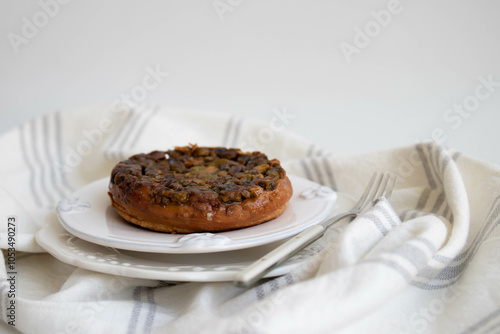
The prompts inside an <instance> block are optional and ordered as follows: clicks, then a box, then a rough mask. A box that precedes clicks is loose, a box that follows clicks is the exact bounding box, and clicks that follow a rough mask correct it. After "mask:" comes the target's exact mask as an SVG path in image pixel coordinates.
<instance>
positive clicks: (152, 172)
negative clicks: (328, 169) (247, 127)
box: [108, 145, 293, 233]
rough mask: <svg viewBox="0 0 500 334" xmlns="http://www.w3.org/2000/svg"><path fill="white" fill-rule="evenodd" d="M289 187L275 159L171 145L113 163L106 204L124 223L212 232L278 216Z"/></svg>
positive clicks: (289, 193)
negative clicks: (108, 202) (109, 205)
mask: <svg viewBox="0 0 500 334" xmlns="http://www.w3.org/2000/svg"><path fill="white" fill-rule="evenodd" d="M292 192H293V191H292V185H291V183H290V180H289V179H288V177H287V176H286V173H285V170H284V169H283V168H282V167H281V165H280V162H279V161H278V160H276V159H273V160H269V159H268V158H267V156H266V155H264V154H262V153H260V152H251V153H244V152H242V151H241V150H239V149H234V148H229V149H228V148H223V147H198V146H196V145H191V146H185V147H176V148H175V149H174V150H169V151H166V152H165V151H154V152H151V153H149V154H138V155H134V156H132V157H130V158H129V159H128V160H125V161H122V162H120V163H118V164H117V165H116V166H115V167H114V168H113V170H112V173H111V180H110V184H109V192H108V194H109V196H110V198H111V204H112V206H113V207H114V208H115V210H116V212H117V213H118V214H119V215H120V216H122V217H123V218H125V219H126V220H127V221H129V222H131V223H133V224H136V225H140V226H142V227H145V228H148V229H152V230H155V231H162V232H169V233H192V232H216V231H227V230H232V229H237V228H242V227H248V226H253V225H257V224H260V223H263V222H265V221H268V220H271V219H274V218H276V217H278V216H279V215H280V214H281V213H282V212H283V211H284V210H285V208H286V206H287V204H288V201H289V200H290V198H291V196H292Z"/></svg>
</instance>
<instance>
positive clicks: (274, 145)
mask: <svg viewBox="0 0 500 334" xmlns="http://www.w3.org/2000/svg"><path fill="white" fill-rule="evenodd" d="M299 121H300V120H299V119H298V116H297V117H295V115H291V114H289V113H287V112H286V110H282V111H275V112H273V114H272V115H271V116H270V118H269V119H268V120H255V119H251V118H247V117H241V116H235V115H231V114H225V113H213V112H210V113H209V112H204V111H185V110H176V109H169V108H161V107H149V106H140V107H138V108H135V109H127V108H122V109H106V108H103V109H98V108H96V109H81V110H76V111H73V112H64V113H62V112H57V113H53V114H48V115H45V116H43V117H41V118H36V119H33V120H31V121H30V122H28V123H26V124H23V125H21V126H19V127H16V128H14V129H12V130H11V131H9V132H6V133H4V134H2V135H1V136H0V152H1V153H2V155H3V156H4V157H6V158H4V159H5V162H4V163H3V164H2V165H1V166H0V178H1V184H0V209H1V213H2V217H3V218H2V219H3V223H2V224H0V246H1V248H2V250H3V252H2V256H3V258H4V260H5V263H6V265H5V267H3V268H2V270H1V271H0V280H1V283H0V287H1V289H0V291H1V293H0V298H1V300H0V314H1V318H2V320H3V321H4V322H5V323H10V324H14V325H15V328H16V329H17V330H19V331H21V332H23V333H164V332H168V333H191V332H200V333H305V332H307V333H333V332H335V333H339V332H340V333H388V332H391V333H443V332H445V333H493V332H498V331H500V284H499V280H498V277H500V276H499V274H500V269H499V266H498V263H499V260H500V246H499V242H498V240H499V237H500V231H499V229H498V228H497V227H498V225H499V222H500V216H499V214H500V178H499V175H500V167H498V166H495V165H491V164H488V163H486V162H482V161H477V160H475V159H473V158H471V157H468V156H464V155H462V154H460V153H459V152H455V151H453V150H450V149H447V148H444V147H442V146H440V145H438V144H436V143H421V144H417V145H414V146H409V147H402V148H394V149H390V150H385V151H380V152H372V153H366V154H361V155H356V156H335V155H334V154H332V153H334V152H331V153H329V152H326V151H325V150H323V149H322V148H321V147H320V146H319V145H316V144H314V143H311V142H309V141H307V140H305V139H303V138H300V137H298V136H296V135H294V134H293V133H290V132H288V131H287V130H286V127H287V126H288V125H289V124H290V122H299ZM188 143H197V144H199V145H203V146H232V147H241V148H243V149H244V150H260V151H263V152H264V153H266V154H268V156H270V157H273V158H278V159H280V160H281V162H282V164H283V166H284V167H285V169H286V170H287V172H288V173H289V174H293V175H298V176H302V177H306V178H309V179H311V180H313V181H315V182H318V183H320V184H323V185H325V186H328V187H331V188H332V189H334V190H335V191H336V192H337V194H338V200H337V202H336V204H335V207H334V209H333V212H332V215H333V214H336V213H339V212H341V211H343V210H346V209H348V208H349V207H350V206H351V205H352V204H353V203H354V202H355V200H356V199H357V197H358V196H359V195H360V194H361V192H362V191H363V189H364V187H365V186H366V184H367V183H368V180H369V179H370V177H371V175H372V174H373V173H374V172H385V171H388V172H391V173H394V174H396V175H397V176H398V182H397V187H396V190H395V191H394V193H393V197H392V199H391V201H390V203H389V202H388V201H381V202H379V203H378V204H377V205H375V206H374V207H373V208H371V209H370V210H368V211H366V212H365V213H364V214H363V215H362V216H360V217H358V218H357V219H355V220H354V221H352V222H347V221H343V222H341V223H339V224H337V225H335V226H334V227H332V228H331V229H330V230H329V231H328V233H327V235H326V236H325V237H324V238H322V239H321V240H319V241H317V242H316V243H315V244H314V245H313V247H317V248H318V249H321V250H320V251H319V252H318V253H317V254H316V255H315V256H314V257H312V258H310V259H309V260H308V261H306V262H304V263H303V264H302V265H301V266H300V267H298V268H295V269H294V270H293V271H291V272H289V273H287V274H285V275H283V276H280V277H277V278H271V279H265V280H262V281H260V282H259V283H258V284H257V285H256V286H254V287H252V288H249V289H242V288H238V287H235V286H234V285H233V284H232V283H231V282H212V283H194V282H191V283H188V282H186V283H181V284H176V283H172V282H163V281H158V280H151V279H147V278H142V279H138V278H130V277H122V276H113V275H109V274H105V273H99V272H93V271H89V270H86V269H82V268H78V267H74V266H72V265H69V264H65V263H63V262H61V261H59V260H57V259H55V258H54V257H52V256H51V255H49V254H48V253H46V252H45V250H44V249H43V248H42V247H40V246H39V245H38V244H37V243H36V240H35V235H36V233H37V231H39V230H40V229H41V228H42V227H43V226H44V223H45V222H46V221H47V222H49V221H53V220H54V219H57V217H56V216H55V214H54V208H55V205H56V204H57V203H58V201H59V200H61V199H63V198H66V197H68V196H70V195H71V193H72V192H73V191H74V190H76V189H78V188H80V187H82V186H84V185H86V184H88V183H90V182H92V181H94V180H97V179H100V178H102V177H107V176H109V173H110V171H111V168H112V167H113V166H114V164H116V163H117V162H118V161H120V160H121V159H125V158H126V157H128V156H130V155H132V154H135V153H139V152H149V151H152V150H155V149H161V150H165V149H170V148H172V147H174V146H176V145H186V144H188ZM9 218H10V220H9ZM9 222H11V223H12V224H9ZM13 228H15V232H14V230H13ZM9 236H10V237H11V238H10V239H9ZM13 237H14V238H13ZM14 248H15V258H12V253H13V252H12V251H13V249H14ZM11 264H13V267H10V265H11ZM13 269H14V270H15V272H14V273H13ZM13 282H14V283H15V284H12V283H13ZM13 292H14V296H13V295H12V293H13ZM12 301H14V305H15V312H14V313H13V312H12V307H11V306H10V305H12Z"/></svg>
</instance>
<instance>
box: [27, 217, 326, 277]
mask: <svg viewBox="0 0 500 334" xmlns="http://www.w3.org/2000/svg"><path fill="white" fill-rule="evenodd" d="M36 241H37V243H38V244H39V245H40V246H42V247H43V248H44V249H45V250H46V251H47V252H49V253H50V254H52V255H53V256H54V257H56V258H57V259H59V260H60V261H63V262H65V263H68V264H71V265H74V266H77V267H80V268H84V269H88V270H93V271H98V272H102V273H106V274H112V275H119V276H125V277H136V278H147V279H159V280H164V281H170V282H220V281H232V280H233V277H234V275H235V274H236V273H237V272H238V271H239V270H241V269H242V268H243V267H246V266H248V265H250V264H251V263H252V262H253V261H255V260H257V259H258V258H260V257H261V256H263V255H264V254H266V253H267V252H269V251H271V250H272V249H274V248H275V247H277V246H279V244H281V243H282V242H284V241H283V240H282V241H278V242H273V243H270V244H266V245H264V246H259V247H253V248H247V249H243V250H236V251H229V252H220V253H215V254H160V253H146V252H134V251H128V250H118V249H115V248H110V247H105V246H100V245H96V244H94V243H91V242H88V241H85V240H82V239H80V238H78V237H75V236H74V235H72V234H70V233H68V232H67V231H66V230H65V229H64V228H63V227H62V226H61V224H60V222H59V221H58V220H57V219H56V218H55V217H54V216H52V217H51V216H49V217H48V219H47V223H46V225H45V226H44V227H43V228H42V229H41V230H40V231H39V232H38V233H37V234H36ZM320 249H321V245H319V244H316V243H315V244H312V245H311V246H309V247H307V248H306V249H304V250H302V251H301V252H300V253H298V254H297V255H296V256H294V257H293V258H291V259H290V260H288V261H287V262H286V263H284V264H283V265H281V266H279V267H278V268H276V269H274V270H272V271H270V272H269V273H268V274H267V275H266V277H275V276H281V275H284V274H286V273H288V272H289V271H290V270H292V269H294V268H296V267H297V266H299V265H300V264H302V263H303V262H304V261H305V260H307V259H309V258H310V257H312V256H313V255H314V254H316V253H317V252H318V251H319V250H320Z"/></svg>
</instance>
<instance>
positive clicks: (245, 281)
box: [233, 211, 356, 287]
mask: <svg viewBox="0 0 500 334" xmlns="http://www.w3.org/2000/svg"><path fill="white" fill-rule="evenodd" d="M355 216H356V213H355V212H352V211H351V212H345V213H341V214H339V215H336V216H334V217H332V218H330V219H328V220H326V221H324V222H323V223H321V224H317V225H312V226H309V227H308V228H306V229H305V230H304V231H302V232H300V233H299V234H297V235H296V236H294V237H293V238H291V239H289V240H288V241H287V242H285V243H283V244H281V245H280V246H278V247H276V248H275V249H273V250H272V251H270V252H269V253H267V254H266V255H264V256H263V257H261V258H260V259H258V260H257V261H255V262H253V263H252V264H250V265H249V266H248V267H246V268H244V269H243V270H241V271H239V272H238V273H236V275H235V276H234V281H233V283H234V284H235V285H237V286H240V287H248V286H251V285H252V284H253V283H255V282H256V281H258V280H259V279H260V278H262V277H263V276H264V275H265V274H267V273H268V272H270V271H271V270H272V269H274V268H276V267H278V266H279V265H281V264H282V263H283V262H285V261H287V260H288V259H290V258H291V257H292V256H294V255H295V254H297V253H298V252H300V251H301V250H303V249H304V248H305V247H307V246H309V245H310V244H312V243H313V242H314V241H316V240H318V239H319V238H321V237H322V236H323V235H324V234H325V231H326V229H327V228H328V227H330V226H332V225H333V224H335V223H337V222H339V221H340V220H342V219H344V218H347V217H351V218H352V217H355Z"/></svg>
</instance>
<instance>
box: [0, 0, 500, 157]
mask: <svg viewBox="0 0 500 334" xmlns="http://www.w3.org/2000/svg"><path fill="white" fill-rule="evenodd" d="M499 9H500V3H499V2H495V1H486V0H479V1H474V2H471V1H451V0H444V1H439V2H432V1H411V0H401V1H398V0H390V1H356V2H347V1H343V2H340V1H316V2H310V1H296V0H293V1H290V0H288V1H284V0H281V1H272V2H250V1H243V0H214V1H212V0H210V1H184V2H180V1H176V2H165V1H149V2H146V3H145V2H140V3H139V2H134V1H116V0H115V1H107V2H105V3H103V2H100V1H95V0H91V1H85V2H73V1H67V0H64V1H63V0H43V1H22V2H19V1H8V2H2V3H1V4H0V34H1V35H2V36H4V37H3V38H2V39H1V41H0V55H1V60H2V61H1V62H0V73H1V76H0V91H1V97H2V98H1V99H0V113H1V119H2V122H0V131H1V132H3V131H6V130H8V129H9V128H11V127H13V126H15V125H17V124H21V123H23V122H26V121H27V120H29V119H30V118H32V117H36V116H38V115H42V114H44V113H48V112H52V111H55V110H61V111H63V112H66V111H70V110H72V109H75V108H81V107H87V106H89V107H90V106H95V105H107V104H112V103H113V102H114V101H116V100H119V99H125V98H126V96H129V97H128V98H129V99H131V100H132V102H145V103H152V104H157V103H158V104H162V105H165V106H172V107H180V108H186V109H203V110H207V111H210V110H216V111H228V112H234V113H240V114H242V115H250V116H253V117H257V118H261V119H263V120H264V121H266V122H269V123H271V122H272V119H273V118H274V117H275V115H276V112H281V113H284V112H286V113H288V114H289V115H290V116H289V118H287V122H286V124H285V125H286V127H285V128H286V130H289V131H293V132H296V133H297V134H299V135H301V136H303V137H306V138H308V139H310V140H312V141H314V142H316V143H318V144H319V145H322V146H323V147H325V148H326V149H327V150H329V151H330V152H331V153H333V154H335V155H350V154H358V153H363V152H368V151H373V150H379V149H386V148H392V147H397V146H405V145H410V144H413V143H416V142H420V141H422V140H427V139H434V140H437V141H440V142H442V143H443V144H445V145H447V146H449V147H452V148H454V149H457V150H459V151H462V152H464V153H466V154H468V155H471V156H474V157H477V158H479V159H482V160H486V161H490V162H493V163H496V164H500V150H498V149H496V147H495V145H494V144H496V143H498V142H499V139H500V135H499V131H498V129H497V124H500V68H499V59H500V43H499V41H500V20H498V13H499ZM167 73H168V74H167Z"/></svg>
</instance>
